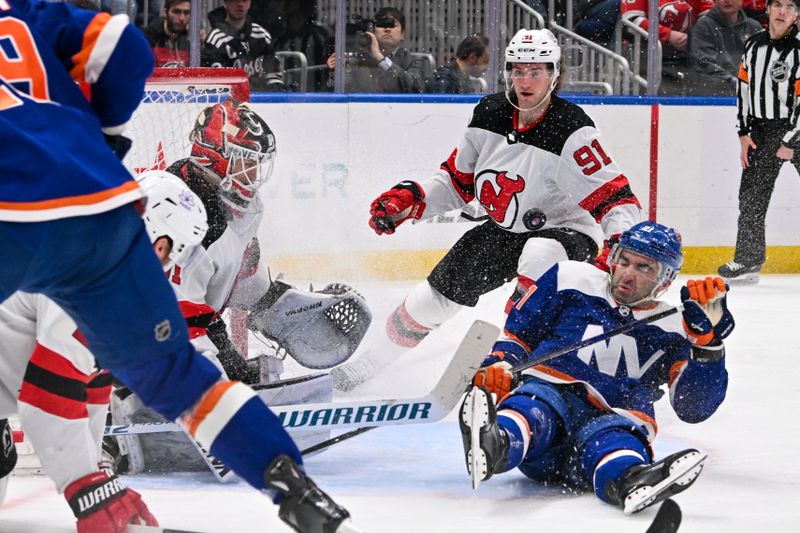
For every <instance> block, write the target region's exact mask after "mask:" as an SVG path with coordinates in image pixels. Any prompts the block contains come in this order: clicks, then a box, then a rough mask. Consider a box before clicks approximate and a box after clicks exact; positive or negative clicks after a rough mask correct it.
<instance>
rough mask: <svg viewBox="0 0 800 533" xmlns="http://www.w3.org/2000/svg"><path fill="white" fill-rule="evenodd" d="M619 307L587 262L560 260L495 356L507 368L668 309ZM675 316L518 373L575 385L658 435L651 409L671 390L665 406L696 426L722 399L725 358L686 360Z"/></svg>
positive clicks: (511, 318)
mask: <svg viewBox="0 0 800 533" xmlns="http://www.w3.org/2000/svg"><path fill="white" fill-rule="evenodd" d="M669 307H670V306H669V305H668V304H666V303H664V302H658V303H657V304H655V305H653V306H652V307H650V308H647V309H630V308H628V307H626V306H620V305H618V304H617V303H616V302H615V301H614V299H613V298H612V297H611V294H610V292H609V285H608V274H607V273H605V272H603V271H601V270H600V269H598V268H596V267H594V266H593V265H589V264H587V263H579V262H573V261H565V262H561V263H558V264H556V265H555V266H554V267H553V268H551V269H550V270H548V271H547V272H546V273H545V274H544V275H543V276H542V277H541V278H539V280H538V281H537V282H536V284H535V285H534V286H533V287H531V289H530V290H529V291H528V292H527V293H526V294H525V295H524V296H523V297H522V298H521V299H520V300H519V301H518V302H517V304H516V305H515V306H514V307H513V308H512V310H511V312H510V313H509V315H508V320H507V321H506V329H505V331H504V332H503V334H502V335H501V337H500V339H499V340H498V341H497V343H496V344H495V346H494V355H497V356H501V357H502V358H503V360H505V361H507V362H509V363H510V364H511V365H516V364H519V363H521V362H525V361H528V360H529V358H530V359H535V358H538V357H541V356H544V355H547V354H550V353H553V352H555V351H557V350H559V349H561V348H564V347H566V346H570V345H572V344H575V343H578V342H580V341H581V340H583V339H588V338H590V337H594V336H596V335H599V334H601V333H602V332H603V331H608V330H610V329H613V328H616V327H619V326H621V325H623V324H625V323H628V322H631V321H633V320H638V319H641V318H645V317H647V316H650V315H653V314H656V313H659V312H661V311H664V310H666V309H668V308H669ZM690 353H691V345H690V344H689V341H688V340H686V336H685V334H684V332H683V327H682V325H681V318H680V314H676V315H672V316H670V317H666V318H664V319H661V320H659V321H657V322H654V323H651V324H648V325H644V326H640V327H638V328H634V329H633V330H631V331H629V332H628V333H626V334H623V335H616V336H614V337H611V338H610V339H608V340H606V341H601V342H598V343H595V344H593V345H590V346H587V347H584V348H581V349H579V350H577V351H573V352H570V353H568V354H565V355H563V356H561V357H558V358H555V359H552V360H550V361H547V362H546V363H543V364H539V365H536V366H534V367H532V368H530V369H528V370H526V371H524V372H523V374H527V375H531V376H534V377H536V378H538V379H541V380H544V381H547V382H550V383H554V384H580V385H581V386H582V387H583V388H584V389H585V390H586V394H587V396H588V399H589V401H591V402H592V403H593V404H594V405H596V406H597V407H600V408H601V409H605V410H609V411H614V412H616V413H618V414H620V415H622V416H625V417H626V418H629V419H631V420H632V421H634V422H635V423H636V424H637V425H641V426H644V427H645V428H646V429H647V430H648V433H649V436H650V438H651V439H652V438H653V437H654V436H655V433H656V431H657V425H656V421H655V414H654V410H653V403H654V402H655V401H656V400H658V399H659V398H661V397H662V396H663V394H664V393H663V392H662V391H661V387H662V385H668V386H669V391H670V402H671V404H672V407H673V409H674V410H675V412H676V413H677V415H678V417H679V418H680V419H681V420H684V421H686V422H692V423H695V422H701V421H703V420H705V419H707V418H708V417H709V416H711V415H712V414H713V413H714V412H715V411H716V409H717V408H718V407H719V405H720V404H721V403H722V401H723V399H724V398H725V392H726V390H727V385H728V374H727V371H726V369H725V358H722V359H721V360H719V361H716V362H713V363H699V362H697V361H695V360H693V359H691V358H690V357H689V356H690Z"/></svg>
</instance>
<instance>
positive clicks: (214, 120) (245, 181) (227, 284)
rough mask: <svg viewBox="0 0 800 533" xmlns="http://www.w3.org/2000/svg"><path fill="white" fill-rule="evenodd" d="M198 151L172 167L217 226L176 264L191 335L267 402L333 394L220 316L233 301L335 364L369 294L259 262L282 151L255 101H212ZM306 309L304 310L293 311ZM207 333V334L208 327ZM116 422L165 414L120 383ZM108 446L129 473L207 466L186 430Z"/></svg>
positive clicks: (316, 436) (288, 343) (198, 126)
mask: <svg viewBox="0 0 800 533" xmlns="http://www.w3.org/2000/svg"><path fill="white" fill-rule="evenodd" d="M189 138H190V140H191V141H192V151H191V156H190V157H189V158H186V159H181V160H178V161H176V162H174V163H173V164H171V165H170V166H169V168H168V169H167V171H168V172H170V173H172V174H174V175H176V176H179V177H180V178H181V179H183V180H184V181H185V182H186V184H188V186H189V187H190V188H191V189H192V190H193V191H194V192H195V193H196V194H197V195H198V196H199V197H200V198H201V199H202V201H203V203H204V205H205V207H206V210H207V213H208V225H209V231H208V234H207V235H206V237H205V238H204V239H203V243H202V246H200V247H197V248H196V249H195V251H194V253H193V254H192V256H191V257H189V258H187V260H186V261H183V262H180V263H177V264H174V265H173V266H172V267H171V269H170V270H169V271H168V272H167V277H168V279H169V280H170V282H171V284H172V286H173V288H174V289H175V292H176V294H177V295H178V300H179V303H180V305H181V309H182V311H183V313H184V316H186V317H187V321H188V325H189V333H190V337H191V338H192V339H193V340H192V342H193V344H195V346H196V347H197V348H198V349H199V350H201V351H202V352H203V353H204V354H206V355H209V356H213V357H214V358H215V359H216V360H218V361H219V363H220V364H221V366H222V368H223V369H224V371H225V372H226V374H227V375H228V377H229V378H230V379H235V380H239V381H242V382H244V383H247V384H248V385H250V386H251V387H253V388H254V389H256V390H257V391H258V394H259V396H261V397H262V399H263V400H264V401H265V402H266V403H267V404H272V403H274V401H273V400H275V397H276V396H277V395H279V396H280V400H279V401H280V402H281V403H283V404H287V403H306V402H326V401H330V400H331V398H332V393H333V390H332V386H331V379H330V377H329V376H328V375H327V374H322V373H316V374H314V375H308V376H303V377H301V378H297V379H290V380H279V381H277V380H275V376H276V375H277V374H279V373H280V371H281V369H282V366H283V365H282V361H281V359H279V358H278V357H275V356H274V355H275V353H271V354H269V355H262V356H260V357H258V358H254V359H253V360H250V361H249V362H248V361H246V360H245V359H244V357H243V356H242V355H241V354H240V353H239V351H238V350H237V348H236V346H234V344H233V343H232V342H231V341H230V339H229V338H228V335H227V331H226V325H225V323H224V322H223V320H222V318H221V315H222V313H223V311H224V310H225V309H226V308H237V309H242V310H244V311H245V312H247V313H248V314H249V318H248V327H250V328H251V329H253V330H254V331H256V332H257V333H258V334H260V335H262V336H264V337H266V338H267V339H269V341H270V342H271V343H272V346H271V347H275V346H279V347H280V349H281V350H282V351H285V353H287V354H288V355H290V356H291V357H293V358H294V359H295V360H296V361H297V362H298V363H300V364H301V365H302V366H304V367H306V368H310V369H327V368H330V367H332V366H334V365H336V364H339V363H341V362H342V361H344V360H345V359H347V358H348V357H349V356H350V355H351V354H352V353H353V352H354V350H355V348H356V347H357V346H358V344H359V342H360V341H361V338H362V337H363V335H364V333H365V332H366V329H367V327H368V326H369V323H370V320H371V315H370V312H369V309H368V307H367V305H366V302H365V301H364V299H363V298H362V297H361V296H360V295H359V294H358V293H356V292H355V291H353V290H352V289H350V288H349V287H347V286H346V285H344V284H332V285H329V286H327V287H325V288H324V289H322V290H321V291H316V292H309V291H303V290H300V289H298V288H296V287H292V286H291V285H289V284H287V283H285V282H284V281H282V280H272V279H270V276H269V275H268V274H267V269H266V268H264V267H261V266H260V265H259V256H260V253H259V242H258V238H257V231H258V228H259V226H260V224H261V221H262V218H263V216H264V205H263V203H262V201H261V199H260V198H259V196H258V190H259V188H260V187H261V186H262V185H263V184H264V183H266V182H267V180H269V178H270V176H271V175H272V170H273V167H274V163H275V158H276V156H277V151H276V141H275V136H274V134H273V133H272V130H271V129H270V127H269V125H268V124H267V122H266V121H265V120H264V119H263V118H262V117H260V116H259V115H258V114H257V113H255V112H254V111H253V109H252V108H251V107H250V106H249V105H248V104H247V103H240V102H237V101H236V100H233V99H228V100H226V101H224V102H222V103H219V104H215V105H212V106H209V107H207V108H205V109H204V110H203V111H202V112H201V113H200V115H199V116H198V117H197V120H196V122H195V125H194V127H193V129H192V131H191V133H190V135H189ZM296 309H303V311H302V312H288V311H291V310H296ZM206 333H207V335H206ZM111 408H112V409H111V412H112V417H113V423H115V424H128V423H146V422H154V421H163V418H162V417H160V416H159V415H158V414H157V413H155V412H154V411H153V410H151V409H147V408H145V407H143V406H142V405H141V402H140V401H139V400H138V399H137V398H136V397H135V396H133V395H130V394H129V392H128V391H127V390H125V389H120V390H117V391H115V394H114V397H113V398H112V405H111ZM329 434H330V432H329V430H320V431H316V432H308V431H303V432H299V433H295V434H293V435H292V436H293V438H294V439H295V440H296V441H297V443H298V445H299V446H301V447H305V446H311V445H314V444H316V443H318V442H320V441H321V440H325V439H327V438H328V437H329ZM105 449H106V451H107V452H108V454H109V455H110V456H111V457H114V462H115V464H116V465H117V467H118V471H120V472H124V473H137V472H141V471H143V470H155V471H173V470H179V471H180V470H194V469H203V468H207V465H206V463H205V462H204V461H203V460H202V458H201V456H200V455H199V454H198V453H197V450H196V449H195V447H194V445H193V444H192V443H191V441H189V440H188V438H187V437H186V436H185V435H183V433H180V432H176V433H158V434H151V435H129V436H124V437H113V438H112V437H109V438H107V439H106V442H105Z"/></svg>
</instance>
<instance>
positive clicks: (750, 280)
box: [722, 274, 761, 287]
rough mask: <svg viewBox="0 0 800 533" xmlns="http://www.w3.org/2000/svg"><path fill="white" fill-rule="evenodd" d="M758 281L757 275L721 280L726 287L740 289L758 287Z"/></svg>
mask: <svg viewBox="0 0 800 533" xmlns="http://www.w3.org/2000/svg"><path fill="white" fill-rule="evenodd" d="M760 279H761V278H760V277H759V275H758V274H744V275H742V276H737V277H735V278H722V280H723V281H724V282H725V283H727V284H728V285H738V286H740V287H741V286H743V285H758V282H759V280H760Z"/></svg>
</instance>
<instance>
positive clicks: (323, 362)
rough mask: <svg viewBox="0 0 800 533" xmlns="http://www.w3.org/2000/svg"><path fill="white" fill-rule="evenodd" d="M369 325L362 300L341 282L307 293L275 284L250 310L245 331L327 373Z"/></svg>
mask: <svg viewBox="0 0 800 533" xmlns="http://www.w3.org/2000/svg"><path fill="white" fill-rule="evenodd" d="M371 322H372V312H371V311H370V309H369V307H368V306H367V302H366V300H364V297H363V296H361V295H360V294H359V293H358V292H356V291H355V290H354V289H352V288H351V287H349V286H347V285H345V284H343V283H332V284H330V285H328V286H326V287H325V288H324V289H322V290H321V291H314V292H310V291H304V290H301V289H298V288H296V287H293V286H291V285H289V284H288V283H285V282H283V281H281V280H275V281H273V282H272V284H271V285H270V288H269V290H268V291H267V293H266V294H265V295H264V296H263V297H262V298H261V299H260V300H259V301H258V302H257V303H256V304H255V305H254V307H253V309H252V310H251V312H250V314H249V316H248V318H247V328H248V329H249V330H251V331H253V332H255V333H257V334H261V335H263V336H265V337H267V338H268V339H270V340H272V341H275V342H277V343H278V344H280V345H281V346H282V347H283V348H285V349H286V351H287V352H288V353H289V355H291V356H292V357H293V358H294V359H295V360H296V361H297V362H298V363H300V364H301V365H303V366H304V367H306V368H312V369H328V368H332V367H334V366H336V365H338V364H340V363H343V362H344V361H346V360H347V359H349V358H350V356H351V355H353V353H354V352H355V351H356V348H358V345H359V344H360V343H361V340H362V339H363V338H364V335H365V334H366V332H367V329H368V328H369V325H370V323H371Z"/></svg>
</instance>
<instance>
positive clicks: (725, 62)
mask: <svg viewBox="0 0 800 533" xmlns="http://www.w3.org/2000/svg"><path fill="white" fill-rule="evenodd" d="M761 29H762V28H761V24H759V23H758V22H757V21H755V20H753V19H751V18H748V17H747V15H745V13H744V11H743V10H742V0H716V1H715V2H714V7H713V8H711V10H709V11H708V12H707V13H706V14H705V16H703V17H700V19H699V20H698V21H697V23H696V24H695V25H694V26H693V27H692V29H690V30H689V64H690V66H691V67H692V68H693V69H695V70H696V71H697V72H698V76H697V77H696V78H695V80H694V84H695V87H694V88H693V91H692V92H693V94H699V95H723V96H733V95H735V94H736V83H737V80H738V74H739V64H740V63H741V61H742V54H743V53H744V43H745V41H746V40H747V39H748V38H749V37H750V36H751V35H753V34H755V33H758V32H759V31H761Z"/></svg>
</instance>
